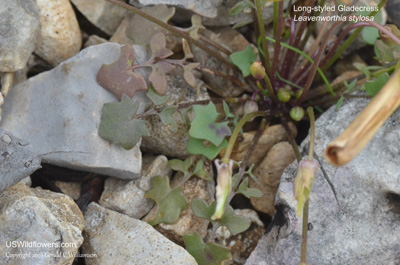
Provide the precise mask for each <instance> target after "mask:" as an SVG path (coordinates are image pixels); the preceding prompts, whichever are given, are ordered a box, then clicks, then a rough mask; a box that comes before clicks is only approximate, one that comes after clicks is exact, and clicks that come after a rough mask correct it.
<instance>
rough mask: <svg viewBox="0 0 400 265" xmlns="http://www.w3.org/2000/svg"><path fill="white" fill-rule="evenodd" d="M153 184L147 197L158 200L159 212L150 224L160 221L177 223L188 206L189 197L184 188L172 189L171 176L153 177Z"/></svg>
mask: <svg viewBox="0 0 400 265" xmlns="http://www.w3.org/2000/svg"><path fill="white" fill-rule="evenodd" d="M151 185H152V189H151V190H149V191H148V192H146V194H145V197H146V198H150V199H153V200H154V201H155V202H156V204H157V212H156V214H155V216H154V217H153V219H151V220H150V221H149V224H150V225H153V226H154V225H157V224H160V223H165V224H173V223H176V221H178V219H179V216H180V214H181V212H182V211H183V210H184V209H185V208H186V206H187V199H186V197H185V196H184V195H183V190H182V188H180V187H178V188H175V189H171V187H170V185H169V178H168V177H160V176H156V177H153V178H152V179H151Z"/></svg>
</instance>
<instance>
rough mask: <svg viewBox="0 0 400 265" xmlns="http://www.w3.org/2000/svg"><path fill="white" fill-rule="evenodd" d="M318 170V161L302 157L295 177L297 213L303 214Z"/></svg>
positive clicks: (294, 190)
mask: <svg viewBox="0 0 400 265" xmlns="http://www.w3.org/2000/svg"><path fill="white" fill-rule="evenodd" d="M317 170H318V162H317V161H316V160H315V159H313V160H308V159H304V158H303V159H302V160H301V161H300V163H299V170H298V171H297V175H296V178H295V179H294V189H293V192H294V197H295V198H296V200H297V215H298V216H301V213H302V210H303V206H304V203H306V201H307V200H308V197H309V196H310V193H311V189H312V186H313V183H314V178H315V174H316V173H317Z"/></svg>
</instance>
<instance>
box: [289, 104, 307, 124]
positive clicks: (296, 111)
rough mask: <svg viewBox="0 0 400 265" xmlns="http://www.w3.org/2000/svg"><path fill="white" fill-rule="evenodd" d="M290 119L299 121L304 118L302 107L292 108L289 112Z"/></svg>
mask: <svg viewBox="0 0 400 265" xmlns="http://www.w3.org/2000/svg"><path fill="white" fill-rule="evenodd" d="M290 117H291V118H292V119H293V120H295V121H301V119H303V117H304V109H303V108H302V107H299V106H297V107H293V108H292V109H291V110H290Z"/></svg>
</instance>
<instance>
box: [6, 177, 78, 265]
mask: <svg viewBox="0 0 400 265" xmlns="http://www.w3.org/2000/svg"><path fill="white" fill-rule="evenodd" d="M0 209H1V210H0V222H1V228H0V241H1V242H3V243H2V244H0V263H1V264H18V265H19V264H21V265H25V264H26V265H28V264H49V265H50V264H51V265H52V264H54V265H55V264H72V262H73V260H74V258H75V255H76V253H77V251H78V249H79V247H80V245H81V244H82V242H83V237H82V235H81V232H82V230H83V216H82V213H81V211H80V210H79V208H78V206H77V205H76V204H75V203H74V201H73V200H72V199H71V198H69V197H68V196H65V195H62V194H59V193H54V192H50V191H46V190H42V189H40V188H36V189H33V188H29V187H28V186H26V185H25V184H22V183H18V184H17V185H15V186H13V187H11V188H9V189H8V190H6V191H5V192H3V193H2V194H1V195H0ZM4 242H8V244H12V243H13V242H16V244H27V245H25V246H24V247H12V245H11V246H7V244H5V243H4ZM39 244H40V245H39ZM43 244H48V246H47V247H43ZM7 253H8V255H7ZM25 253H26V254H25ZM11 254H15V255H17V254H21V255H24V254H25V255H29V256H26V258H25V259H23V258H21V257H20V258H18V256H12V255H11ZM35 255H36V256H37V257H35Z"/></svg>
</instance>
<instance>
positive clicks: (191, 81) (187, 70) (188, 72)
mask: <svg viewBox="0 0 400 265" xmlns="http://www.w3.org/2000/svg"><path fill="white" fill-rule="evenodd" d="M199 65H200V63H190V64H187V65H185V66H183V79H185V81H186V83H188V85H189V86H191V87H195V85H196V78H195V77H194V75H193V73H192V71H193V70H194V69H196V67H197V66H199Z"/></svg>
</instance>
